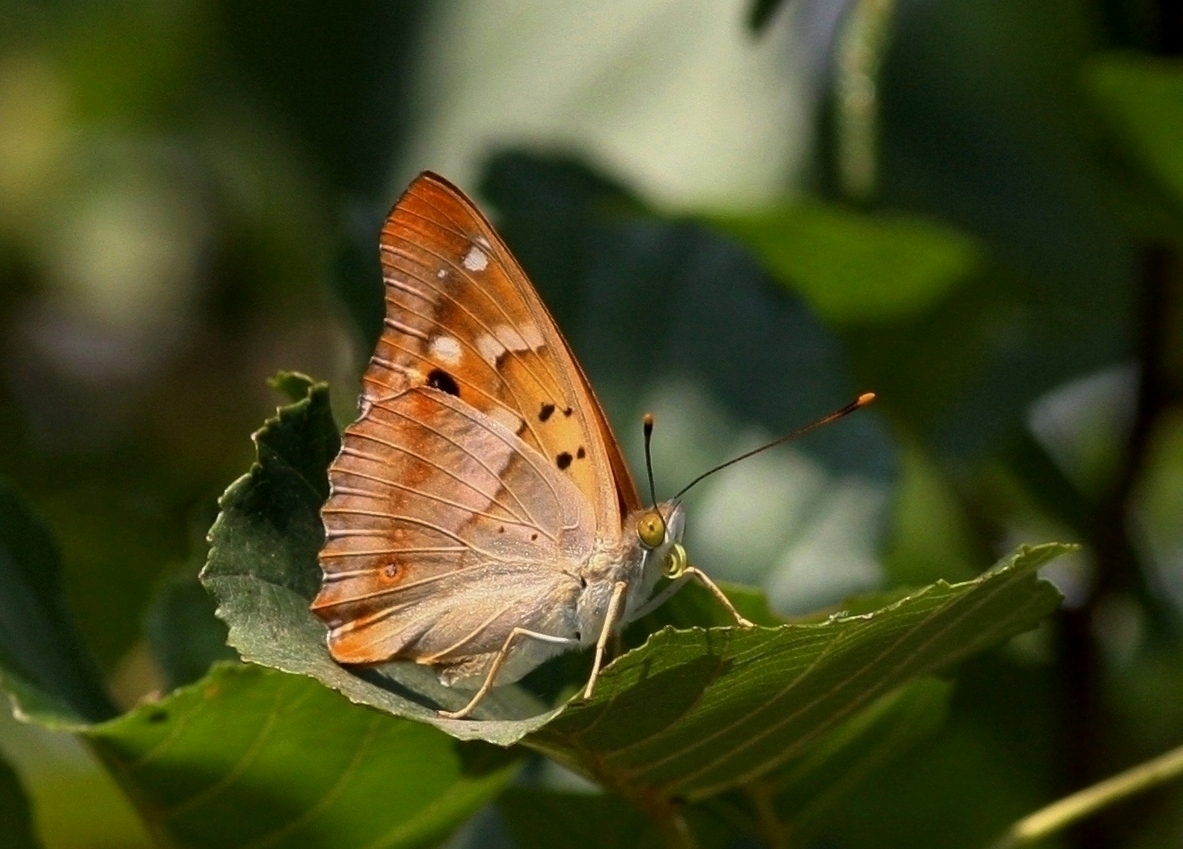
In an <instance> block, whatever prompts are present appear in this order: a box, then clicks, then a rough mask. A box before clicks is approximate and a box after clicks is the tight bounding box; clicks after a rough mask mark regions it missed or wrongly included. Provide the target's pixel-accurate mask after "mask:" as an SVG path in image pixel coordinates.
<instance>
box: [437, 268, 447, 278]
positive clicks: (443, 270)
mask: <svg viewBox="0 0 1183 849" xmlns="http://www.w3.org/2000/svg"><path fill="white" fill-rule="evenodd" d="M435 276H436V277H438V278H439V279H440V280H443V279H444V278H445V277H447V276H448V269H446V268H441V269H440V270H439V271H437V272H436V273H435Z"/></svg>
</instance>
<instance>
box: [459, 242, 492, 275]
mask: <svg viewBox="0 0 1183 849" xmlns="http://www.w3.org/2000/svg"><path fill="white" fill-rule="evenodd" d="M464 267H465V268H467V269H468V270H469V271H484V270H485V269H486V268H488V267H489V257H487V256H486V255H485V252H484V251H482V250H481V249H480V248H478V247H477V246H476V245H473V246H472V248H471V249H470V250H469V251H468V253H467V254H466V255H465V257H464Z"/></svg>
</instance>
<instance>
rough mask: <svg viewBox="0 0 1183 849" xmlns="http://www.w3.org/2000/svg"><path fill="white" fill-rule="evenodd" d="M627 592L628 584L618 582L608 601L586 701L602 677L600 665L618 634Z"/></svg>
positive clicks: (597, 642) (584, 689)
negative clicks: (606, 649) (609, 643)
mask: <svg viewBox="0 0 1183 849" xmlns="http://www.w3.org/2000/svg"><path fill="white" fill-rule="evenodd" d="M627 590H628V584H626V583H625V582H624V581H617V582H616V585H615V586H614V587H613V588H612V598H611V599H610V600H609V601H608V612H607V613H606V614H604V626H603V627H602V628H600V638H599V639H598V640H596V659H595V662H594V663H592V671H591V676H590V677H589V678H588V679H587V686H586V687H584V688H583V697H584V698H585V699H590V698H591V696H592V690H593V689H595V686H596V679H597V678H598V677H599V676H600V664H602V663H603V662H604V648H605V647H606V646H607V645H608V640H609V639H611V637H612V635H613V634H614V633H615V632H616V623H617V622H618V621H620V609H621V605H622V603H623V602H624V594H625V592H626V591H627Z"/></svg>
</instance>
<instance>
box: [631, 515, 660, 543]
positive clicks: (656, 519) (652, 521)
mask: <svg viewBox="0 0 1183 849" xmlns="http://www.w3.org/2000/svg"><path fill="white" fill-rule="evenodd" d="M637 536H639V537H640V538H641V545H643V546H645V548H657V546H659V545H661V544H662V543H663V542H665V519H663V518H661V514H660V513H658V512H657V511H656V510H653V511H652V512H649V513H646V514H645V515H644V516H642V517H641V518H640V519H637Z"/></svg>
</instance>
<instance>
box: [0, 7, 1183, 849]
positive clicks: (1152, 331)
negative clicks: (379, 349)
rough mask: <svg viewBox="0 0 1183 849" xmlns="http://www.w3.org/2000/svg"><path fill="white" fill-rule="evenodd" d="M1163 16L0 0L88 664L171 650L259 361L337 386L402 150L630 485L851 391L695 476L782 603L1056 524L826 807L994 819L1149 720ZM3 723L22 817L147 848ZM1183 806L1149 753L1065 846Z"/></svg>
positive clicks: (1175, 463)
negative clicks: (514, 259)
mask: <svg viewBox="0 0 1183 849" xmlns="http://www.w3.org/2000/svg"><path fill="white" fill-rule="evenodd" d="M1181 49H1183V18H1181V13H1180V12H1179V11H1178V9H1177V7H1176V5H1175V4H1174V3H1172V2H1168V0H1158V2H1154V0H1043V2H1039V3H1030V2H1025V0H990V2H985V0H946V2H943V3H928V2H921V0H793V1H792V2H740V1H739V0H734V1H732V0H728V2H716V0H684V1H683V2H672V0H644V2H630V3H624V2H617V3H600V4H591V3H580V2H568V3H550V2H542V0H497V2H483V3H482V2H475V0H467V2H464V1H463V0H456V2H451V3H443V4H428V3H424V2H399V3H393V2H383V3H378V2H360V3H353V4H349V5H348V6H347V7H332V8H331V7H329V6H327V5H324V4H313V3H306V2H290V3H285V4H283V5H277V4H253V3H242V2H233V0H181V1H180V2H171V3H159V2H150V0H118V2H111V3H91V2H80V0H58V2H53V3H35V2H21V0H2V2H0V280H2V281H3V283H2V285H0V350H2V354H0V473H2V474H3V475H4V476H6V477H8V478H10V479H11V480H12V481H13V482H14V483H15V484H16V486H17V487H18V489H19V490H20V491H21V492H22V493H23V495H24V496H25V497H26V498H27V499H28V501H29V502H30V504H31V505H32V507H33V508H34V509H35V511H36V512H37V513H39V514H40V515H41V516H43V517H44V518H45V519H46V521H47V523H48V525H49V528H50V530H51V531H52V533H53V535H54V536H55V537H56V539H57V540H58V542H59V544H60V546H61V549H62V552H63V560H64V564H65V569H66V589H67V593H68V597H69V602H70V606H71V609H72V611H73V613H74V614H75V617H76V619H77V621H78V623H79V627H80V630H81V632H82V635H83V637H84V639H85V641H86V642H87V644H88V645H89V646H90V647H91V649H92V650H93V653H94V654H95V656H96V659H97V661H98V663H99V664H100V666H101V668H102V670H103V671H104V673H105V674H106V675H107V677H108V679H109V681H110V682H111V684H112V687H113V689H114V691H115V693H116V695H117V697H118V699H120V700H121V702H122V704H124V705H130V704H133V703H135V702H136V700H138V699H139V698H141V697H143V696H144V694H146V693H150V692H152V691H159V690H161V689H162V688H165V687H167V686H169V685H171V684H173V683H176V682H175V681H171V680H170V681H166V680H165V679H164V677H163V676H162V673H161V672H160V668H161V666H160V658H161V656H162V655H167V654H168V652H169V651H170V640H169V634H170V630H169V629H170V626H172V625H175V624H176V622H175V620H176V618H177V615H179V614H177V613H176V611H179V610H191V609H192V605H191V604H188V605H185V604H181V603H180V602H179V601H178V599H183V598H184V597H185V594H186V593H193V592H200V590H198V589H196V585H195V584H194V583H193V581H192V578H193V575H195V573H196V569H197V568H198V566H199V565H200V563H201V562H202V560H203V559H204V553H205V543H204V533H205V531H206V529H207V528H208V527H209V524H210V522H211V521H212V518H213V516H214V514H215V512H216V506H215V500H216V497H217V495H218V494H219V493H220V492H221V491H222V490H223V489H224V488H225V487H226V485H227V484H228V483H229V482H230V481H231V480H233V479H234V478H235V477H237V476H238V475H239V474H241V473H242V472H243V471H244V470H245V469H246V468H247V466H248V465H249V463H250V461H251V458H252V447H251V444H250V441H249V439H248V438H247V436H248V434H249V433H250V432H251V431H252V430H253V429H254V428H255V427H256V426H257V425H258V424H259V423H260V422H261V421H262V420H263V418H265V417H266V416H267V415H269V414H270V413H271V411H272V410H273V409H274V406H275V404H276V403H278V402H279V400H280V399H279V398H277V397H276V395H275V393H274V392H273V391H272V390H270V389H268V387H267V385H266V382H265V380H266V378H267V377H268V376H269V375H271V374H272V373H274V372H276V371H278V370H279V369H299V370H302V371H305V372H308V373H310V374H313V375H316V376H318V377H323V378H327V379H329V380H330V381H331V382H332V384H333V389H334V395H335V404H336V405H337V408H338V410H339V419H340V420H341V421H347V420H348V418H349V415H350V412H351V410H352V405H353V396H354V392H355V387H356V380H357V376H358V374H359V373H360V370H361V368H362V367H363V365H364V362H365V358H366V356H367V355H368V352H369V350H370V346H371V344H372V341H373V338H374V336H375V335H376V332H377V327H378V325H379V324H380V318H381V306H382V304H381V288H380V285H379V279H380V278H379V274H380V272H379V269H378V264H377V247H376V242H377V231H378V226H379V224H380V222H381V220H382V217H383V215H384V214H385V212H386V210H387V209H388V208H389V206H390V204H391V203H392V202H393V201H394V199H395V198H396V197H397V196H398V194H399V192H400V191H401V190H402V188H403V187H404V186H405V184H406V182H407V181H408V180H409V179H410V178H411V177H412V176H414V174H416V173H418V172H419V171H420V170H423V169H425V168H431V169H433V170H437V171H439V172H441V173H443V174H444V175H446V176H448V177H449V178H450V179H452V180H453V181H455V182H457V183H458V184H460V185H461V186H463V187H465V188H466V189H467V190H469V191H470V192H471V193H473V194H474V195H476V196H477V197H479V198H480V200H481V202H482V204H483V205H484V206H485V207H486V209H488V210H489V212H490V213H491V215H492V217H493V218H494V220H495V221H496V222H497V223H498V225H499V227H501V228H502V229H503V232H504V234H505V236H506V238H507V240H508V241H509V243H510V244H511V246H512V247H513V248H514V250H515V252H517V254H518V256H519V258H520V259H521V260H522V262H523V264H524V265H525V267H526V269H527V271H528V272H529V273H530V275H531V276H532V278H533V279H534V281H535V282H536V283H537V285H538V287H539V289H540V290H541V292H542V294H543V297H544V299H546V300H547V302H548V304H550V305H551V307H552V310H553V312H554V313H555V315H556V318H557V319H558V321H559V323H560V325H561V326H562V327H563V329H564V331H565V332H566V333H567V334H568V335H569V338H570V339H571V341H572V343H573V345H574V347H575V349H576V351H577V352H578V354H579V355H580V357H581V359H582V360H583V362H584V363H585V364H586V366H587V368H588V370H589V372H590V374H591V377H592V380H593V383H595V385H596V386H597V389H598V390H599V391H601V392H602V395H603V397H604V400H605V403H606V406H607V407H608V410H609V413H610V415H611V417H612V419H613V422H614V424H615V426H616V428H617V431H618V433H619V434H620V436H621V439H622V441H623V442H624V443H625V444H626V448H627V450H628V452H629V454H630V456H631V457H632V458H633V459H634V461H635V460H637V459H638V458H639V447H640V442H639V435H640V428H639V427H636V422H637V418H638V417H639V415H640V413H641V411H643V410H646V409H651V410H653V411H655V412H656V413H657V416H658V420H659V425H658V431H657V446H656V457H655V460H656V463H655V465H656V470H657V474H658V478H659V485H664V486H665V487H672V486H673V485H674V484H675V483H678V482H679V481H683V480H686V479H688V478H689V477H691V476H692V475H693V474H695V473H696V472H698V471H701V470H702V469H704V468H706V467H707V466H708V465H710V464H712V463H714V462H718V461H720V460H722V459H726V458H727V457H728V456H731V455H733V454H735V453H736V452H737V451H739V450H742V449H744V448H747V447H751V446H753V445H755V444H758V443H759V442H760V441H761V440H762V439H766V438H768V437H771V436H773V435H776V434H778V433H780V432H783V431H784V430H786V429H788V428H790V427H793V426H795V425H797V424H801V423H803V422H804V421H807V420H808V419H809V418H811V417H813V416H816V415H819V414H821V413H823V412H825V411H827V410H828V409H830V408H833V407H836V406H839V405H840V404H842V403H844V402H845V401H847V400H848V399H849V397H851V394H852V393H853V392H855V391H856V390H857V391H863V390H870V389H873V390H874V391H876V392H877V393H878V395H879V397H880V401H879V403H878V404H877V407H876V409H875V411H874V412H872V413H869V414H867V415H865V416H864V415H863V414H860V416H858V417H856V418H855V419H852V420H850V421H848V422H844V423H842V424H841V425H839V426H837V427H836V428H834V429H833V430H832V431H831V432H829V433H823V434H818V437H817V439H813V438H811V440H810V442H809V443H808V444H805V443H803V444H801V445H799V446H797V447H795V448H793V449H790V450H786V451H782V452H776V453H775V456H771V457H769V456H762V457H761V458H760V459H759V460H753V461H750V462H749V463H747V464H744V465H741V466H739V467H737V468H736V469H735V470H733V471H732V472H729V473H727V474H726V475H721V476H719V477H718V478H716V479H713V480H712V481H711V482H710V484H704V486H703V487H701V489H700V490H698V491H696V493H695V495H694V497H693V499H692V500H691V519H690V522H691V528H690V534H691V550H692V551H693V552H695V556H696V557H697V559H698V560H699V561H700V562H701V563H702V564H704V565H706V566H707V568H709V569H710V570H711V571H712V573H714V574H716V575H718V576H721V577H725V578H731V579H734V580H742V581H746V582H748V583H754V584H758V585H761V586H763V587H764V588H765V589H766V590H767V591H768V593H769V596H770V598H771V600H772V602H773V604H774V605H775V606H776V607H777V608H778V609H779V610H781V611H782V612H785V613H794V612H800V611H803V610H808V609H812V608H815V607H817V606H819V605H826V604H832V603H835V602H837V601H838V600H839V599H841V598H842V597H843V596H845V595H847V594H849V593H852V592H855V591H866V590H871V589H876V588H881V587H889V586H895V585H919V584H924V583H928V582H930V581H933V580H936V579H938V578H946V579H950V580H954V579H963V578H966V577H968V576H971V575H973V574H975V573H976V572H977V571H978V570H979V569H981V568H983V567H984V566H985V565H987V564H989V563H990V562H992V561H993V560H994V558H995V557H996V556H998V555H999V554H1001V553H1002V552H1003V551H1005V550H1008V549H1009V548H1010V547H1012V546H1013V544H1015V543H1017V542H1035V541H1041V540H1047V539H1062V540H1069V541H1076V542H1080V543H1082V544H1083V549H1082V551H1081V553H1080V554H1079V556H1077V557H1076V558H1075V559H1073V560H1072V561H1071V562H1070V563H1068V564H1067V565H1064V566H1060V565H1057V566H1055V567H1054V571H1051V570H1049V571H1051V574H1049V575H1048V577H1049V578H1051V579H1052V580H1054V581H1055V583H1056V584H1057V585H1058V586H1059V587H1060V589H1061V590H1062V591H1063V592H1064V593H1065V594H1066V596H1067V599H1068V600H1067V603H1066V606H1065V609H1064V610H1063V611H1062V612H1061V614H1060V615H1059V616H1058V617H1057V618H1056V619H1055V620H1054V621H1052V622H1050V623H1049V624H1048V625H1047V626H1046V627H1045V628H1044V629H1042V630H1040V631H1038V632H1036V633H1035V634H1033V635H1029V637H1028V638H1024V639H1023V640H1021V641H1016V642H1015V643H1013V644H1012V645H1011V646H1010V647H1009V648H1008V649H1007V650H1006V651H1005V652H1001V653H995V654H993V655H990V656H987V657H984V658H980V659H978V660H976V661H973V662H971V663H970V664H969V665H968V666H967V667H966V669H965V670H964V672H963V674H962V675H961V676H960V677H959V679H958V682H957V687H956V690H955V693H954V699H953V705H952V708H951V712H950V717H949V720H948V723H947V724H946V726H945V727H944V728H943V730H942V731H941V732H940V733H938V734H936V735H935V736H933V737H932V738H931V739H929V740H928V741H927V742H925V743H924V744H922V745H920V746H919V747H918V748H916V750H915V751H914V752H913V753H912V754H910V755H909V756H908V757H907V758H906V759H905V760H904V761H902V762H898V763H896V764H895V765H894V766H893V767H892V770H891V771H890V772H889V773H886V774H884V775H882V776H879V778H878V779H877V780H872V781H868V782H866V783H865V784H864V785H862V786H861V788H860V789H858V790H857V791H855V793H854V794H853V795H852V796H851V797H850V799H849V800H848V801H847V803H846V804H845V806H844V808H843V810H842V816H841V817H840V818H836V819H835V821H834V822H833V823H831V824H830V825H829V826H828V829H829V831H828V836H827V838H826V840H827V841H828V842H826V843H825V844H824V845H827V846H851V847H857V846H895V845H899V846H914V845H932V846H936V845H940V846H966V847H969V846H982V845H984V844H985V843H986V842H987V841H988V839H989V838H990V836H991V835H993V834H995V833H997V832H998V831H999V830H1001V829H1002V828H1003V827H1004V826H1005V825H1006V824H1007V823H1009V822H1010V821H1012V820H1013V819H1015V818H1016V817H1018V816H1021V815H1023V814H1025V813H1027V812H1029V811H1031V810H1033V809H1034V808H1036V807H1038V806H1040V805H1042V804H1045V803H1047V802H1049V801H1051V800H1052V799H1055V798H1057V797H1059V796H1061V795H1064V794H1065V793H1067V792H1070V791H1072V790H1075V789H1078V788H1080V787H1083V786H1085V785H1087V784H1090V783H1092V782H1094V781H1096V780H1098V779H1100V778H1102V777H1104V776H1106V775H1109V774H1111V773H1112V772H1115V771H1117V770H1119V769H1122V768H1125V767H1127V766H1129V765H1131V764H1134V763H1137V762H1139V761H1141V760H1143V759H1145V758H1147V757H1150V756H1152V755H1154V754H1157V753H1158V752H1160V751H1162V750H1164V749H1166V748H1169V747H1171V746H1175V745H1178V744H1179V743H1180V741H1183V634H1181V625H1183V262H1181V260H1180V251H1181V250H1183V65H1181V64H1180V62H1181V60H1180V57H1179V52H1180V50H1181ZM634 468H640V466H639V465H635V466H634ZM669 491H672V490H667V495H668V492H669ZM0 591H2V588H0ZM214 642H215V643H216V640H215V641H214ZM210 653H211V654H213V653H216V650H211V652H210ZM165 666H166V667H167V668H170V669H175V668H176V667H177V663H176V662H175V661H174V662H171V663H167V664H165ZM203 670H204V666H203V665H202V664H201V663H197V664H196V665H195V666H194V668H193V670H192V674H191V676H188V680H193V679H195V678H197V677H198V676H199V675H200V674H201V672H202V671H203ZM0 752H2V753H3V755H4V757H5V759H6V760H7V761H8V762H9V763H10V764H11V765H12V767H13V768H14V770H15V774H16V776H17V778H18V779H19V782H20V784H21V785H23V787H24V788H25V791H26V792H27V793H28V795H29V796H30V798H31V799H32V802H33V815H34V821H35V825H36V829H37V831H38V833H39V834H40V837H41V839H42V840H43V841H44V843H45V845H47V846H50V847H70V846H112V847H114V846H133V845H144V844H146V843H147V841H148V838H147V836H146V835H145V834H144V833H143V831H142V827H141V826H140V825H139V824H138V823H137V821H136V818H135V815H134V813H133V812H132V811H131V810H130V809H129V808H128V807H127V806H126V802H124V801H122V798H121V797H120V796H119V794H118V792H117V791H116V790H115V788H114V786H113V785H112V784H111V783H110V780H109V779H108V778H106V777H105V775H104V773H102V772H101V771H100V770H99V769H98V768H97V767H96V766H95V765H94V764H93V763H92V762H91V760H90V759H89V756H88V755H87V754H86V752H85V750H84V749H83V748H81V746H79V745H78V744H76V743H74V742H73V741H72V739H71V738H68V737H64V736H57V735H51V734H49V733H48V732H43V731H38V730H37V729H35V728H33V727H30V726H24V725H19V724H17V723H16V722H15V721H12V720H10V719H7V718H6V719H3V720H0ZM0 777H4V776H0ZM3 786H4V787H8V786H15V783H14V782H12V781H9V780H5V781H4V782H3ZM490 834H495V839H496V840H500V841H502V843H501V844H498V845H512V843H508V842H507V841H510V840H511V838H510V836H509V833H508V831H507V830H506V829H505V828H504V827H503V825H499V824H498V822H497V815H496V814H492V813H486V814H483V815H481V816H480V817H479V818H478V821H477V822H476V823H475V824H473V825H470V826H469V827H467V829H465V831H464V832H463V834H462V835H461V836H460V837H458V838H456V840H457V841H458V842H461V843H462V842H464V841H468V844H469V845H481V844H482V843H483V842H488V841H489V840H493V839H494V838H489V837H488V835H490ZM1181 840H1183V793H1181V791H1180V790H1179V789H1178V788H1175V789H1169V788H1168V789H1164V790H1159V791H1156V792H1153V793H1150V794H1147V795H1145V796H1143V797H1141V798H1139V799H1138V800H1136V801H1134V802H1132V803H1128V804H1126V805H1123V806H1121V807H1120V808H1117V809H1114V810H1112V811H1110V812H1108V813H1106V814H1104V815H1103V816H1100V817H1097V818H1095V819H1092V820H1090V821H1088V822H1086V823H1084V824H1082V825H1081V826H1079V827H1078V828H1076V829H1074V830H1073V831H1071V832H1070V833H1068V834H1067V835H1066V836H1065V837H1064V839H1063V843H1062V845H1065V846H1079V847H1082V848H1083V847H1088V848H1089V849H1093V848H1094V847H1096V849H1099V847H1113V846H1123V847H1125V846H1130V847H1147V849H1150V847H1159V846H1162V847H1166V846H1177V845H1178V844H1179V842H1180V841H1181ZM2 842H3V840H2V838H0V843H2ZM490 845H492V844H490Z"/></svg>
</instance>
